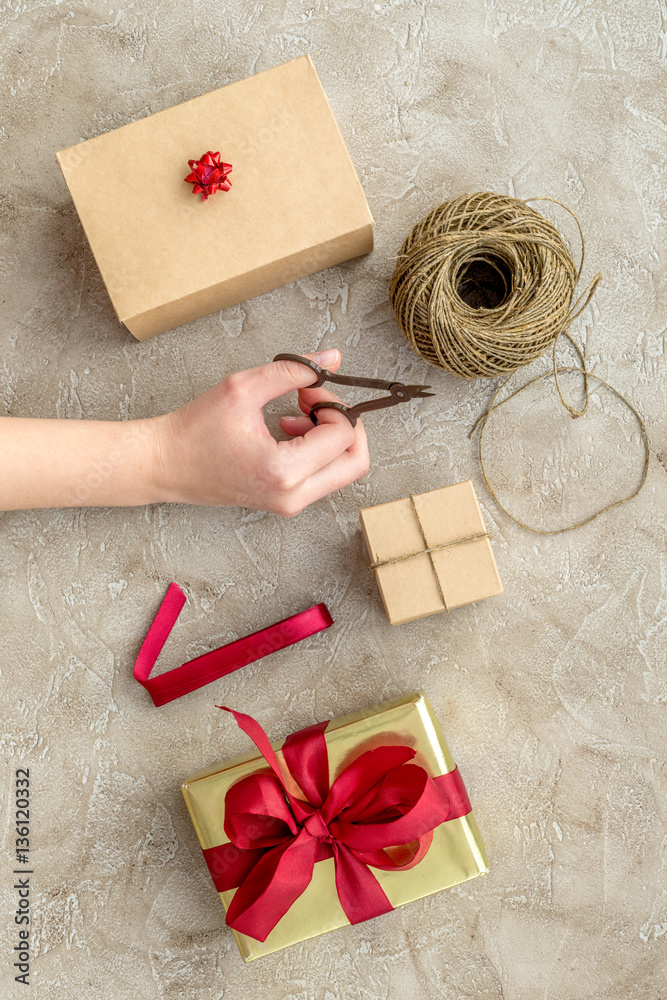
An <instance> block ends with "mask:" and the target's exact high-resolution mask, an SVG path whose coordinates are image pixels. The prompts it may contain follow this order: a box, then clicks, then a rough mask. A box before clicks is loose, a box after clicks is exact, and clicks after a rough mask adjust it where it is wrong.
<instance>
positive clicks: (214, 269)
mask: <svg viewBox="0 0 667 1000" xmlns="http://www.w3.org/2000/svg"><path fill="white" fill-rule="evenodd" d="M208 150H213V151H219V152H220V154H221V159H222V160H223V161H225V162H226V163H231V164H232V168H233V169H232V172H231V174H230V176H229V180H231V182H232V188H231V190H229V191H218V192H216V193H215V194H214V195H212V196H210V197H209V198H208V200H206V201H203V200H202V198H201V195H199V194H196V195H195V194H194V193H193V188H192V185H191V184H187V183H185V181H184V178H185V177H186V175H188V174H189V173H190V167H189V166H188V160H190V159H196V160H198V159H199V158H200V157H201V156H202V155H203V154H204V153H205V152H206V151H208ZM57 160H58V163H59V165H60V167H61V170H62V172H63V175H64V177H65V180H66V182H67V185H68V187H69V190H70V193H71V195H72V198H73V200H74V204H75V206H76V209H77V211H78V213H79V217H80V219H81V222H82V224H83V228H84V230H85V232H86V236H87V237H88V241H89V243H90V246H91V249H92V251H93V254H94V255H95V259H96V261H97V264H98V266H99V269H100V271H101V273H102V277H103V279H104V282H105V284H106V287H107V290H108V292H109V295H110V297H111V301H112V303H113V306H114V309H115V310H116V313H117V315H118V318H119V319H120V320H121V322H123V323H124V324H125V326H126V327H127V328H128V329H129V330H130V331H131V332H132V333H133V334H134V336H135V337H137V338H138V339H139V340H144V339H146V338H147V337H152V336H153V335H154V334H156V333H160V332H162V331H163V330H169V329H172V328H173V327H176V326H180V325H181V324H183V323H187V322H189V321H190V320H192V319H196V318H197V317H199V316H204V315H206V314H208V313H211V312H215V311H216V310H218V309H222V308H224V307H226V306H231V305H234V304H235V303H237V302H241V301H242V300H244V299H248V298H251V297H252V296H254V295H259V294H261V293H263V292H266V291H269V290H270V289H273V288H277V287H279V286H280V285H284V284H287V283H288V282H291V281H295V280H297V279H298V278H302V277H304V276H305V275H308V274H313V273H314V272H315V271H320V270H322V269H323V268H326V267H331V266H332V265H334V264H339V263H341V262H342V261H345V260H348V259H350V258H351V257H357V256H359V255H361V254H365V253H368V252H369V251H370V250H371V249H372V247H373V220H372V217H371V214H370V211H369V208H368V205H367V203H366V199H365V197H364V193H363V191H362V188H361V184H360V183H359V179H358V177H357V175H356V173H355V170H354V166H353V165H352V161H351V160H350V157H349V154H348V152H347V150H346V148H345V143H344V141H343V138H342V136H341V134H340V132H339V130H338V126H337V125H336V121H335V119H334V117H333V114H332V112H331V108H330V107H329V103H328V101H327V98H326V95H325V93H324V90H323V89H322V85H321V83H320V81H319V78H318V76H317V73H316V71H315V67H314V65H313V63H312V61H311V59H310V57H309V56H302V57H300V58H299V59H294V60H292V61H291V62H288V63H284V64H283V65H281V66H277V67H275V68H274V69H270V70H265V71H264V72H262V73H258V74H257V75H255V76H253V77H250V78H248V79H247V80H241V81H239V82H238V83H233V84H230V85H228V86H226V87H222V88H221V89H219V90H215V91H212V92H211V93H209V94H205V95H204V96H202V97H198V98H195V99H194V100H192V101H188V102H186V103H185V104H180V105H177V106H176V107H173V108H170V109H168V110H166V111H161V112H159V113H158V114H154V115H151V116H149V117H148V118H142V119H140V120H139V121H136V122H133V123H132V124H130V125H125V126H123V127H122V128H119V129H116V130H115V131H113V132H108V133H106V134H105V135H101V136H98V137H97V138H95V139H89V140H88V141H86V142H83V143H80V144H79V145H77V146H72V147H70V148H69V149H64V150H62V151H61V152H59V153H58V154H57Z"/></svg>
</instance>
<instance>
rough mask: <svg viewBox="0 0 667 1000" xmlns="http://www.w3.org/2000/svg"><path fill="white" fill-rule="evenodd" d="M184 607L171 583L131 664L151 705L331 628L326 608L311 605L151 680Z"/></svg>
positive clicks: (208, 682) (175, 585)
mask: <svg viewBox="0 0 667 1000" xmlns="http://www.w3.org/2000/svg"><path fill="white" fill-rule="evenodd" d="M184 604H185V594H184V593H183V591H182V590H181V588H180V587H179V586H178V584H176V583H172V584H170V586H169V590H168V591H167V593H166V596H165V598H164V600H163V602H162V604H161V605H160V609H159V611H158V613H157V615H156V616H155V620H154V621H153V624H152V625H151V627H150V628H149V630H148V635H147V636H146V638H145V639H144V642H143V645H142V647H141V649H140V650H139V655H138V656H137V662H136V663H135V665H134V676H135V678H136V680H138V681H139V683H140V684H141V685H142V686H143V687H145V688H146V690H147V691H148V693H149V695H150V696H151V698H152V699H153V703H154V704H155V705H166V704H167V702H169V701H174V700H175V699H176V698H180V697H181V696H182V695H184V694H189V693H190V691H196V689H197V688H200V687H203V686H204V684H210V683H211V681H215V680H217V679H218V678H219V677H224V676H225V674H230V673H232V671H234V670H238V669H239V668H240V667H245V666H246V665H247V664H248V663H252V662H253V661H254V660H260V659H261V658H262V657H263V656H268V654H269V653H276V652H277V651H278V650H279V649H285V647H286V646H292V645H293V644H294V643H296V642H301V640H302V639H307V638H308V636H311V635H315V634H316V633H317V632H321V631H322V630H323V629H325V628H329V626H330V625H333V618H332V617H331V615H330V614H329V609H328V608H327V606H326V604H316V605H314V606H313V607H312V608H308V609H307V611H301V612H300V613H299V614H298V615H292V616H291V617H290V618H284V619H283V620H282V621H280V622H276V623H275V625H269V627H268V628H263V629H261V630H260V631H259V632H253V634H252V635H247V636H246V637H245V638H243V639H237V640H236V641H235V642H230V643H228V645H226V646H220V648H219V649H214V650H212V651H211V652H210V653H204V655H203V656H197V657H196V658H195V659H194V660H188V661H187V663H183V664H182V665H181V666H180V667H175V669H174V670H169V671H167V672H166V673H164V674H159V675H158V676H157V677H151V676H150V674H151V671H152V669H153V667H154V666H155V662H156V660H157V658H158V656H159V655H160V653H161V651H162V647H163V646H164V644H165V642H166V640H167V636H168V635H169V633H170V632H171V630H172V628H173V627H174V623H175V622H176V619H177V618H178V616H179V614H180V613H181V609H182V607H183V605H184Z"/></svg>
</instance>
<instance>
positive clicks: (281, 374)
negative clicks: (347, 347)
mask: <svg viewBox="0 0 667 1000" xmlns="http://www.w3.org/2000/svg"><path fill="white" fill-rule="evenodd" d="M303 357H304V358H310V360H311V361H314V362H315V364H318V365H319V366H320V368H329V369H332V370H334V371H335V370H336V369H337V368H338V366H339V365H340V362H341V356H340V351H339V350H338V349H337V348H331V349H330V350H327V351H317V352H316V353H315V354H304V355H303ZM243 380H244V396H245V398H246V399H247V400H248V402H249V403H250V404H251V405H252V406H257V407H262V406H264V405H265V404H266V403H268V402H269V400H271V399H277V397H278V396H283V395H284V394H285V393H286V392H292V391H293V390H296V389H305V388H306V386H309V385H312V384H313V382H316V381H317V376H316V374H315V372H314V371H311V369H310V368H308V366H307V365H300V364H299V363H298V362H297V361H272V362H270V364H268V365H260V367H259V368H249V369H248V370H247V371H245V372H243Z"/></svg>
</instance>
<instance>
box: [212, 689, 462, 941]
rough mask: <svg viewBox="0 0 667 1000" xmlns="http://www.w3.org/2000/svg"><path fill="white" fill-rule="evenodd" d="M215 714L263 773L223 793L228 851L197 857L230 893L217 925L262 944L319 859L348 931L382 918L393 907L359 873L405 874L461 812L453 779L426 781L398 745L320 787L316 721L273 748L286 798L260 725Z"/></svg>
mask: <svg viewBox="0 0 667 1000" xmlns="http://www.w3.org/2000/svg"><path fill="white" fill-rule="evenodd" d="M218 707H219V708H222V707H223V706H218ZM224 711H226V712H231V714H232V715H233V716H234V718H235V719H236V722H237V723H238V725H239V726H240V728H241V729H243V731H244V732H246V733H247V734H248V736H249V737H250V739H251V740H252V741H253V743H255V745H256V746H257V748H258V750H259V751H260V753H261V754H262V756H263V757H264V759H265V760H266V762H267V763H268V765H269V767H270V768H271V770H272V772H273V773H272V774H269V773H267V772H266V771H261V772H258V773H255V774H250V775H248V776H247V777H245V778H241V779H240V781H237V782H236V784H234V785H232V787H231V788H230V789H229V791H228V792H227V795H226V796H225V823H224V825H225V833H226V835H227V836H228V837H229V840H230V843H228V844H222V845H220V846H218V847H210V848H208V849H206V850H204V852H203V853H204V857H205V859H206V863H207V865H208V867H209V871H210V873H211V876H212V878H213V882H214V884H215V887H216V889H217V890H218V892H224V891H225V890H227V889H234V888H236V889H237V892H236V893H235V895H234V898H233V899H232V902H231V904H230V906H229V909H228V911H227V923H228V924H229V926H230V927H233V928H234V929H235V930H237V931H240V932H241V933H242V934H247V935H249V936H250V937H253V938H255V939H256V940H258V941H265V940H266V938H267V937H268V935H269V933H270V932H271V931H272V930H273V928H274V927H275V926H276V924H277V923H278V921H279V920H280V919H281V918H282V917H283V916H284V915H285V913H287V911H288V910H289V908H290V907H291V906H292V904H293V903H294V901H295V900H296V899H298V898H299V896H300V895H301V893H302V892H303V891H304V890H305V889H306V887H307V886H308V884H309V882H310V880H311V879H312V877H313V867H314V865H315V864H316V863H317V862H318V861H322V860H324V859H325V858H330V857H333V859H334V862H335V870H336V890H337V892H338V896H339V899H340V902H341V905H342V907H343V910H344V912H345V916H346V917H347V919H348V920H349V921H350V923H351V924H357V923H361V921H363V920H370V919H371V917H377V916H379V915H380V914H382V913H387V912H389V910H392V909H393V907H392V905H391V903H390V902H389V899H388V898H387V896H386V894H385V892H384V890H383V889H382V887H381V885H380V883H379V882H378V880H377V879H376V877H375V875H373V873H372V872H371V871H370V868H369V865H370V866H372V867H373V868H380V869H382V870H384V871H396V870H403V871H405V870H407V869H408V868H412V867H414V866H415V865H416V864H418V863H419V861H421V859H422V858H423V856H424V855H425V854H426V852H427V850H428V849H429V847H430V844H431V839H432V831H433V830H434V829H435V828H436V827H437V826H439V825H440V824H441V823H444V822H446V821H447V820H450V819H455V818H457V817H459V816H465V815H466V813H469V812H470V808H471V807H470V801H469V799H468V795H467V793H466V790H465V785H464V784H463V780H462V778H461V776H460V774H459V772H458V770H457V769H454V770H453V771H450V772H449V773H448V774H442V775H439V776H438V777H436V778H432V777H431V776H430V775H429V774H428V773H427V772H426V771H425V769H424V768H423V767H420V766H419V765H417V764H411V763H410V761H411V760H412V759H413V758H414V757H415V754H416V751H415V750H413V749H412V748H411V747H408V746H381V747H378V748H376V749H375V750H368V751H366V752H365V753H362V754H361V756H359V757H358V758H357V759H356V760H355V761H353V762H352V763H351V764H348V766H347V767H346V768H345V769H344V770H343V771H342V772H341V773H340V774H339V775H338V777H337V778H336V779H335V781H334V782H333V784H332V785H331V786H329V762H328V754H327V746H326V741H325V739H324V730H325V729H326V727H327V723H326V722H321V723H318V724H317V725H314V726H310V727H309V728H308V729H302V730H300V731H299V732H297V733H292V734H291V736H288V737H287V739H286V740H285V743H284V745H283V747H282V754H283V758H284V761H285V764H286V765H287V769H288V771H289V775H290V778H291V779H293V780H294V781H295V782H296V783H297V785H298V786H299V789H296V792H298V791H299V790H300V792H301V795H299V794H296V793H295V790H294V787H292V789H290V788H288V783H289V784H292V786H293V782H292V781H290V780H289V779H287V780H286V778H285V777H284V776H283V773H282V771H281V769H280V765H279V763H278V759H277V757H276V755H275V753H274V751H273V749H272V747H271V744H270V742H269V738H268V736H267V735H266V733H265V732H264V730H263V729H262V727H261V726H260V724H259V723H258V722H256V721H255V719H253V718H251V716H249V715H243V714H242V713H240V712H234V711H232V710H231V709H229V708H224ZM301 796H303V797H301Z"/></svg>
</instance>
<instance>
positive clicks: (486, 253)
mask: <svg viewBox="0 0 667 1000" xmlns="http://www.w3.org/2000/svg"><path fill="white" fill-rule="evenodd" d="M528 201H551V202H554V203H555V204H556V205H560V206H561V207H562V208H564V209H565V211H566V212H568V213H569V214H570V215H571V216H572V218H573V219H574V221H575V223H576V225H577V229H578V231H579V237H580V239H581V260H580V263H579V267H576V266H575V264H574V261H573V259H572V255H571V254H570V251H569V250H568V248H567V245H566V244H565V242H564V240H563V238H562V236H561V235H560V233H559V232H558V230H557V229H556V227H555V226H554V225H553V224H552V223H551V222H549V220H548V219H546V218H544V216H542V215H540V214H539V213H538V212H536V211H535V210H534V209H532V208H531V207H530V206H529V205H528V204H527V203H526V201H521V200H520V199H518V198H511V197H509V196H507V195H500V194H494V193H493V192H489V191H482V192H478V193H476V194H469V195H463V196H461V197H459V198H454V199H453V200H452V201H449V202H444V203H443V204H442V205H439V206H438V207H437V208H436V209H434V210H433V211H432V212H431V213H430V214H429V215H427V216H426V217H425V218H424V219H422V220H421V222H419V223H417V225H416V226H415V227H414V228H413V229H412V231H411V232H410V234H409V235H408V237H407V238H406V239H405V241H404V243H403V246H402V247H401V250H400V253H399V255H398V258H397V263H396V267H395V270H394V275H393V278H392V281H391V287H390V291H389V301H390V303H391V305H392V308H393V310H394V313H395V315H396V319H397V322H398V325H399V326H400V328H401V330H402V331H403V333H404V335H405V337H406V338H407V340H408V341H409V343H410V344H411V346H412V347H413V348H414V350H415V351H416V352H417V353H418V354H419V355H420V356H421V357H422V358H423V359H424V360H425V361H427V362H428V363H429V364H432V365H436V366H437V367H439V368H444V369H445V370H446V371H449V372H451V373H452V374H454V375H459V376H460V377H462V378H467V379H477V378H493V377H494V376H498V375H507V376H508V378H506V379H505V380H504V381H503V382H502V383H501V385H500V386H499V388H498V389H497V390H496V392H495V393H494V396H493V398H492V400H491V404H490V406H489V407H488V409H487V410H486V412H485V413H483V414H482V416H481V417H480V418H479V420H478V421H477V423H476V424H475V426H474V427H473V429H472V431H471V432H470V435H471V436H472V434H474V433H475V431H476V430H477V429H478V428H479V430H480V433H479V461H480V466H481V471H482V475H483V477H484V481H485V483H486V485H487V487H488V489H489V492H490V493H491V495H492V496H493V498H494V500H495V501H496V503H497V504H498V506H499V507H500V509H501V510H502V511H504V513H505V514H507V516H508V517H510V518H511V519H512V520H513V521H515V522H516V523H517V524H518V525H520V527H522V528H525V529H527V530H528V531H532V532H534V533H535V534H538V535H556V534H561V533H562V532H564V531H571V530H572V529H573V528H580V527H582V526H583V525H584V524H588V523H589V522H590V521H593V520H595V518H597V517H599V516H600V515H601V514H604V512H605V511H607V510H611V508H612V507H618V506H619V505H620V504H624V503H627V502H628V501H629V500H632V499H634V497H636V496H637V494H638V493H639V492H640V490H641V489H642V487H643V486H644V484H645V482H646V478H647V476H648V468H649V455H650V450H649V440H648V433H647V430H646V425H645V424H644V421H643V419H642V417H641V416H640V414H639V413H638V412H637V410H636V409H635V408H634V406H632V404H631V403H629V402H628V400H627V399H626V398H625V397H624V396H622V395H621V393H620V392H618V390H616V389H614V387H613V386H611V385H609V383H608V382H605V381H604V379H601V378H599V376H597V375H594V374H593V373H592V372H589V370H588V368H587V367H586V360H585V358H584V355H583V352H582V351H581V349H580V348H579V346H578V345H577V344H576V343H575V342H574V340H573V339H572V337H571V336H570V335H569V333H568V332H567V329H568V327H569V326H570V324H571V323H572V321H573V320H574V319H576V317H577V316H579V315H580V314H581V312H583V310H584V309H585V308H586V306H587V305H588V303H589V302H590V300H591V298H592V296H593V294H594V292H595V289H596V288H597V285H598V283H599V282H600V280H601V278H602V275H601V274H596V275H595V277H594V278H593V280H592V281H591V282H590V284H589V285H588V286H587V288H586V289H585V290H584V292H583V293H582V294H581V295H580V296H579V297H578V298H577V299H576V300H575V301H574V303H573V301H572V300H573V298H574V295H575V290H576V286H577V283H578V281H579V277H580V275H581V271H582V268H583V265H584V235H583V231H582V229H581V225H580V223H579V220H578V218H577V217H576V215H575V214H574V212H572V211H571V210H570V209H569V208H567V206H566V205H563V204H562V202H560V201H557V200H556V199H555V198H546V197H543V198H530V199H528ZM561 335H564V336H565V337H566V338H567V340H568V341H569V342H570V344H571V345H572V347H573V348H574V350H575V352H576V354H577V359H578V361H579V364H580V366H581V367H572V366H571V365H568V366H559V365H558V363H557V359H556V348H557V345H558V340H559V338H560V336H561ZM550 347H551V348H552V360H553V369H552V371H550V372H546V373H545V374H542V375H538V376H537V377H536V378H533V379H531V380H530V381H529V382H527V383H525V385H523V386H521V387H520V388H519V389H516V390H515V391H514V392H513V393H511V395H509V396H508V397H507V398H505V399H503V400H501V401H500V402H497V400H498V397H499V396H500V394H501V393H502V390H503V388H504V387H505V385H506V384H507V382H508V381H509V379H510V378H511V377H512V375H513V373H514V372H515V371H517V370H518V369H519V368H522V367H523V366H524V365H527V364H529V363H530V362H531V361H534V360H536V359H537V358H539V357H541V356H542V355H543V354H544V353H545V352H546V351H547V350H548V349H549V348H550ZM572 372H576V373H577V374H579V375H581V376H582V378H583V388H584V405H583V406H582V407H581V408H580V409H577V408H576V407H574V406H572V405H571V404H570V403H568V402H567V400H566V399H565V397H564V396H563V392H562V389H561V384H560V380H559V375H560V374H565V373H572ZM552 376H553V378H554V381H555V385H556V390H557V392H558V396H559V398H560V401H561V403H562V404H563V406H564V407H565V409H566V410H567V412H568V413H569V414H570V416H571V417H573V418H575V419H576V418H577V417H581V416H583V415H584V414H585V413H586V411H587V409H588V403H589V398H590V385H589V380H590V379H594V380H596V381H597V382H598V384H600V385H603V386H605V387H606V388H607V389H608V390H609V391H610V392H612V393H613V394H614V395H616V396H617V397H618V398H619V399H620V400H621V402H623V403H624V404H625V405H626V406H627V407H628V408H629V409H630V411H631V412H632V413H633V414H634V416H635V417H636V419H637V421H638V424H639V429H640V433H641V437H642V442H643V445H644V449H645V461H644V468H643V473H642V477H641V481H640V483H639V485H638V486H637V488H636V489H635V490H634V491H633V492H632V493H631V494H630V495H629V496H627V497H624V498H622V499H621V500H616V501H614V502H612V503H610V504H607V505H606V506H605V507H603V508H601V509H600V510H598V511H597V512H596V513H594V514H592V515H591V516H590V517H587V518H585V519H584V520H582V521H578V522H577V523H576V524H571V525H568V526H566V527H563V528H555V529H550V530H549V529H543V528H539V527H534V526H531V525H529V524H526V523H525V522H523V521H522V520H520V519H519V518H518V517H516V516H515V515H514V514H512V513H511V512H510V511H509V510H508V509H507V507H506V506H505V505H503V504H502V503H501V502H500V500H499V498H498V495H497V493H496V491H495V489H494V487H493V485H492V483H491V482H490V480H489V477H488V474H487V471H486V467H485V465H484V452H483V448H482V442H483V438H484V432H485V430H486V428H487V424H488V421H489V417H490V416H491V413H492V412H494V411H495V410H497V409H499V408H500V407H501V406H504V405H505V404H506V403H508V402H509V401H510V400H511V399H513V398H514V397H515V396H517V395H518V394H519V393H520V392H523V391H524V389H527V388H528V387H529V386H531V385H534V384H535V383H536V382H539V381H541V380H542V379H545V378H550V377H552Z"/></svg>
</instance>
